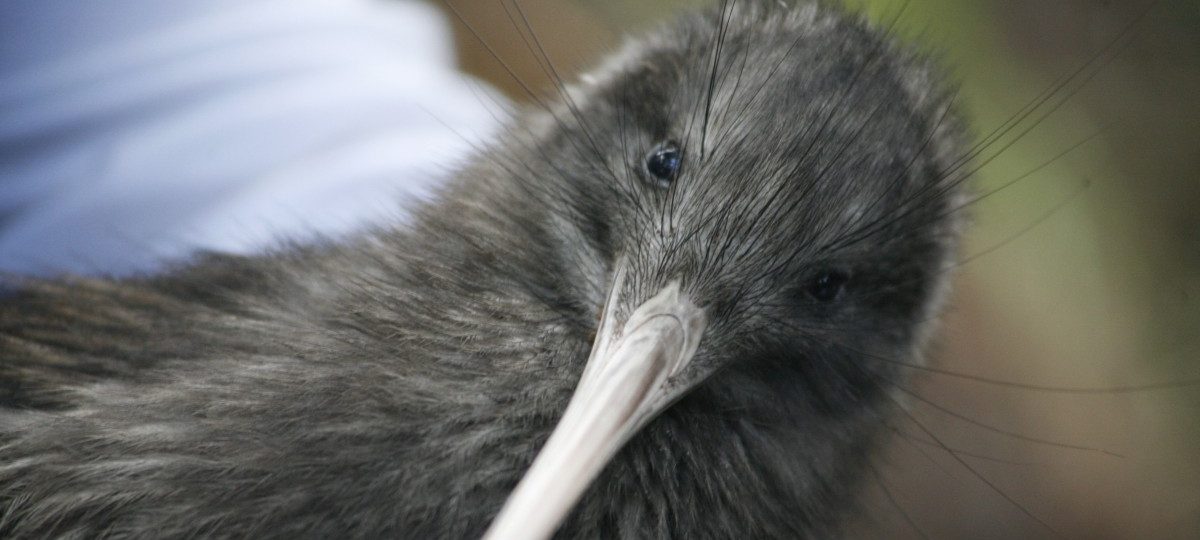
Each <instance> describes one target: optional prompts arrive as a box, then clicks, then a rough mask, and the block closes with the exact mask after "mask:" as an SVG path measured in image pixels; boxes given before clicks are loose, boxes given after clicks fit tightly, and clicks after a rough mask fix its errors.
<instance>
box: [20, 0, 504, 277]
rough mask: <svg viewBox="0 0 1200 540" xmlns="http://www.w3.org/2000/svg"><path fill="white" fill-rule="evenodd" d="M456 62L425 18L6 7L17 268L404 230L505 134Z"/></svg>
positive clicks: (428, 15) (424, 9)
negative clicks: (406, 211)
mask: <svg viewBox="0 0 1200 540" xmlns="http://www.w3.org/2000/svg"><path fill="white" fill-rule="evenodd" d="M453 65H454V56H453V51H452V49H451V43H450V36H449V28H448V27H447V25H446V22H445V21H444V20H443V19H442V18H441V15H440V13H438V12H437V11H436V10H434V9H433V8H432V7H430V6H427V5H425V4H421V3H415V2H400V1H397V0H391V1H387V2H384V1H372V0H170V1H163V0H103V1H96V2H91V1H88V2H80V1H78V0H3V1H0V271H12V272H20V273H38V274H52V273H58V272H63V271H69V272H76V273H104V274H128V273H132V272H142V271H152V270H154V269H156V268H160V267H161V264H162V262H163V261H166V260H171V259H177V258H180V257H184V256H186V255H187V254H189V253H192V252H193V251H194V250H196V249H209V250H218V251H229V252H240V253H246V252H253V251H256V250H261V249H263V248H265V247H268V246H271V245H273V244H275V243H276V242H277V241H278V239H279V238H280V237H284V238H290V239H298V240H303V239H304V238H308V237H311V236H312V235H313V234H320V235H323V236H332V237H336V236H338V235H341V234H345V233H346V232H348V231H351V230H354V229H357V228H361V227H363V226H364V225H366V224H369V223H374V222H379V221H381V220H384V219H401V220H402V219H403V204H404V202H405V201H411V200H412V199H413V198H416V197H420V196H421V195H422V194H424V193H427V192H428V190H429V188H430V187H431V186H433V185H435V184H436V183H437V182H439V181H440V180H441V179H443V178H444V177H445V175H446V173H447V171H448V170H449V169H450V168H451V167H452V166H453V165H454V164H455V163H456V161H457V160H458V159H461V158H462V157H464V156H465V155H466V154H467V153H468V152H470V144H471V143H470V142H469V141H474V142H478V141H479V140H482V139H483V138H485V137H487V136H488V135H489V134H490V133H491V132H492V131H493V130H494V129H495V127H496V124H497V116H496V115H495V113H494V110H496V109H499V108H500V107H498V106H497V105H496V101H495V100H496V99H497V98H496V97H495V96H494V94H492V93H491V92H489V91H488V90H486V89H483V88H481V87H480V86H479V85H478V84H476V83H473V82H470V81H468V80H466V79H464V78H463V77H461V76H460V75H458V74H457V73H456V72H455V71H454V68H453ZM489 109H490V110H489Z"/></svg>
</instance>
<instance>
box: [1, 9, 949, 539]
mask: <svg viewBox="0 0 1200 540" xmlns="http://www.w3.org/2000/svg"><path fill="white" fill-rule="evenodd" d="M960 138H961V137H960V135H959V128H958V125H957V121H956V120H955V118H954V114H953V112H952V111H950V110H949V103H948V99H947V95H946V93H945V92H944V91H943V90H942V89H941V87H940V85H939V83H938V82H937V81H936V77H935V76H934V75H933V70H932V69H931V68H930V67H929V66H928V63H927V62H926V61H925V60H923V59H922V58H920V57H918V56H916V55H913V54H911V53H909V52H907V51H905V50H903V49H902V48H899V47H898V46H896V45H895V44H893V43H892V42H891V40H890V38H889V37H888V36H886V35H884V33H883V32H882V31H880V30H879V29H875V28H871V27H869V26H868V25H866V24H865V23H863V22H861V21H859V20H857V19H855V18H853V17H850V16H847V15H845V14H843V13H841V12H838V11H836V10H833V9H831V8H828V7H819V6H817V5H816V4H810V3H807V2H799V3H796V4H794V5H793V4H784V3H778V2H741V3H732V4H727V5H723V6H722V7H721V8H719V9H711V10H709V11H706V12H702V13H699V14H695V15H691V16H687V17H685V18H683V19H682V20H681V21H680V22H678V23H676V24H674V25H672V26H668V27H665V28H663V29H660V30H658V31H656V32H654V33H651V34H649V35H648V36H646V37H643V38H641V39H639V40H636V41H633V42H631V43H630V44H629V45H628V46H627V47H626V48H625V50H624V51H623V52H621V53H619V54H618V55H617V56H616V57H615V58H614V59H613V60H610V61H609V62H608V63H606V64H603V65H602V66H601V67H600V68H598V69H597V70H596V71H594V72H592V73H591V74H590V75H589V76H588V77H585V78H583V79H581V81H580V82H579V83H578V84H576V85H575V86H572V87H570V88H563V93H562V94H561V99H560V100H559V101H558V102H557V103H554V104H546V105H545V106H544V107H534V108H533V109H532V110H530V111H528V112H527V113H526V114H525V115H524V116H522V117H521V118H520V119H519V120H518V121H517V123H516V124H514V125H513V126H512V127H511V129H510V131H509V133H508V136H507V137H504V138H503V140H502V141H500V142H498V143H497V144H496V145H495V146H494V147H493V148H491V149H489V150H487V151H486V152H484V153H483V154H481V155H480V156H478V158H477V159H476V160H475V161H474V163H473V165H471V166H470V167H468V168H466V169H465V170H463V171H462V172H461V173H460V174H459V175H458V176H457V177H456V179H455V180H454V181H453V182H452V183H451V184H450V185H449V186H448V187H447V188H446V189H445V190H444V191H443V192H442V193H441V194H440V195H439V196H437V197H436V198H435V199H434V200H433V201H431V202H429V203H428V204H425V205H424V206H421V207H418V208H416V209H415V210H414V219H413V220H412V221H413V222H412V223H411V224H410V225H407V226H405V227H402V228H381V229H380V230H377V231H373V232H372V233H370V234H364V235H362V236H360V237H358V238H355V239H351V240H347V241H344V242H338V243H328V244H321V245H314V246H302V247H292V248H287V249H282V250H280V251H278V252H277V253H273V254H269V255H263V256H257V257H235V256H221V255H212V256H208V257H205V258H203V259H202V260H199V261H197V262H195V263H194V264H190V265H188V266H185V267H181V268H179V269H177V270H174V271H172V272H169V273H167V274H165V275H163V276H157V277H143V278H130V279H121V280H107V279H85V278H67V279H59V280H28V281H26V282H22V283H20V284H19V286H18V287H16V288H15V289H14V291H13V293H12V294H11V295H10V296H9V297H7V298H5V299H3V300H2V301H0V406H3V408H2V409H0V536H4V537H15V538H34V537H77V538H82V537H97V536H113V537H156V538H158V537H190V536H217V537H226V536H236V537H263V536H278V537H297V536H306V537H385V536H386V537H408V538H463V537H472V536H478V535H480V534H482V533H483V532H484V531H485V530H486V529H487V527H488V526H489V524H490V523H491V522H492V520H493V518H495V516H496V515H497V513H498V512H500V510H501V507H502V506H503V505H504V504H505V500H506V499H507V498H508V497H509V494H510V493H511V492H512V491H513V489H514V486H516V485H517V484H518V482H519V481H520V480H521V478H522V475H523V474H524V473H525V472H526V470H527V469H529V467H530V463H531V462H533V461H534V458H535V456H536V455H537V454H538V452H539V450H540V449H541V448H542V446H543V445H544V444H545V443H546V441H547V439H548V438H549V437H550V436H551V432H552V431H553V430H555V426H556V423H557V422H558V421H559V418H560V417H561V416H562V415H563V411H564V410H565V409H566V408H567V405H568V403H569V402H570V401H571V400H572V395H573V392H574V391H575V389H576V384H577V383H578V382H579V381H580V378H581V376H583V374H584V371H585V366H589V365H590V364H589V355H590V354H592V353H593V352H594V351H593V349H594V348H595V346H594V343H607V342H606V341H604V339H607V338H606V336H609V337H612V338H613V339H615V340H617V341H615V342H614V343H617V344H618V345H619V344H622V343H625V341H622V340H624V339H625V338H627V337H628V336H630V335H633V334H634V333H636V332H637V331H639V330H638V328H626V329H625V330H620V329H619V328H624V326H623V325H625V323H627V322H628V321H629V320H632V319H633V318H635V317H634V315H633V314H636V313H638V312H639V311H638V309H639V306H645V305H646V304H647V302H649V301H650V299H652V298H657V296H656V294H658V292H659V291H660V290H678V291H680V292H679V294H681V295H683V296H684V297H686V298H687V299H689V300H688V301H689V302H692V303H694V304H695V305H696V306H699V308H698V309H700V310H702V311H703V324H702V325H703V327H704V330H703V335H702V337H700V338H699V344H698V347H696V348H695V350H694V354H689V355H686V356H687V360H688V363H686V365H685V366H683V367H681V368H680V371H677V372H673V373H672V374H671V375H670V376H669V377H668V378H667V379H666V380H665V382H663V383H662V385H663V386H664V388H668V389H669V390H670V391H671V392H672V393H669V394H664V395H669V396H670V397H669V398H663V400H664V402H663V404H662V405H661V407H660V409H656V410H654V411H653V412H652V413H647V414H648V415H649V416H647V417H646V419H645V420H644V421H643V425H644V427H641V426H637V427H640V429H637V430H635V431H631V432H630V433H629V434H628V435H627V436H626V437H627V439H628V441H627V442H626V443H625V444H624V445H620V444H618V445H617V448H619V449H617V450H614V452H615V455H614V456H613V457H612V458H611V461H610V462H608V463H607V465H606V466H604V467H603V468H602V470H598V471H597V472H596V473H595V479H594V481H591V482H589V483H588V484H587V488H586V490H584V491H582V493H581V494H580V499H579V501H578V503H577V504H575V505H572V509H571V511H570V513H569V514H568V515H567V516H566V517H565V520H564V521H563V522H562V525H561V528H559V529H558V531H559V534H561V535H563V536H566V537H590V536H595V537H656V538H657V537H682V538H728V537H786V538H792V537H828V536H830V535H833V534H836V531H837V523H838V522H839V520H840V519H841V518H842V517H843V515H844V514H845V512H846V511H847V509H848V508H849V506H848V505H849V503H850V501H851V500H852V499H853V496H854V492H855V489H854V488H855V485H856V480H857V479H858V477H859V476H860V475H861V472H862V470H863V468H864V464H865V463H866V461H867V460H868V459H869V457H870V454H871V451H872V449H873V448H874V443H875V442H876V441H877V439H878V438H879V437H880V435H881V430H882V428H883V426H884V423H883V420H884V419H885V418H887V417H888V415H889V414H890V413H891V411H892V410H893V409H895V408H896V407H897V404H896V398H895V397H894V396H893V393H894V392H893V391H892V389H891V387H890V385H891V384H893V383H894V382H895V381H897V380H899V379H900V377H901V375H900V373H899V368H898V366H897V364H896V361H901V360H902V361H906V362H918V361H919V360H918V358H919V355H920V350H921V348H922V346H923V345H924V342H925V341H926V337H927V335H928V334H929V333H930V331H931V328H932V321H933V320H934V319H935V318H936V312H937V309H938V307H939V304H940V300H941V298H942V297H943V296H944V292H945V290H946V288H947V283H948V275H949V272H948V269H949V268H950V267H951V264H952V260H953V256H954V253H955V250H956V246H957V239H958V234H959V232H960V231H959V229H960V228H961V221H962V220H961V218H960V217H959V213H960V212H958V207H957V204H958V202H959V198H960V197H961V192H962V189H961V187H960V185H961V183H962V179H961V178H958V177H956V176H954V175H953V174H952V173H953V172H954V166H955V163H954V161H955V160H956V159H957V158H959V157H960V156H961V148H959V141H960ZM618 275H619V276H623V277H622V278H621V279H616V278H614V276H618ZM671 287H676V289H670V288H671ZM597 320H602V321H610V320H611V321H614V322H613V324H614V325H616V326H614V327H613V328H618V329H617V330H612V329H611V328H609V329H606V327H605V326H604V325H603V324H602V325H601V328H597ZM698 320H699V319H698ZM697 328H699V327H697ZM606 332H607V333H606ZM597 336H599V337H597ZM594 340H598V341H595V342H594ZM618 348H619V347H618ZM589 369H590V368H589Z"/></svg>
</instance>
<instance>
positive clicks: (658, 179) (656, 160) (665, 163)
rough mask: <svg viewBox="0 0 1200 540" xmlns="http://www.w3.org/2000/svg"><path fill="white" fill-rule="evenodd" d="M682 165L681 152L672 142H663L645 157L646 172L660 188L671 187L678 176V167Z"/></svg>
mask: <svg viewBox="0 0 1200 540" xmlns="http://www.w3.org/2000/svg"><path fill="white" fill-rule="evenodd" d="M682 164H683V151H682V150H680V149H679V145H677V144H675V143H673V142H665V143H662V144H660V145H658V147H657V148H655V149H654V150H652V151H650V155H648V156H646V172H648V173H650V177H651V179H652V180H653V181H654V183H655V185H657V186H658V187H660V188H667V187H670V186H671V182H673V181H675V177H676V176H678V175H679V166H680V165H682Z"/></svg>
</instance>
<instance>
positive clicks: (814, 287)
mask: <svg viewBox="0 0 1200 540" xmlns="http://www.w3.org/2000/svg"><path fill="white" fill-rule="evenodd" d="M847 281H850V274H848V273H846V272H843V271H841V270H825V271H823V272H821V273H820V274H817V276H816V277H814V278H813V279H812V281H810V282H808V295H809V296H811V297H812V298H813V300H816V301H818V302H832V301H834V300H837V299H838V297H839V296H841V295H842V291H843V290H845V288H846V282H847Z"/></svg>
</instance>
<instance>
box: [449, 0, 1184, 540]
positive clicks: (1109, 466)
mask: <svg viewBox="0 0 1200 540" xmlns="http://www.w3.org/2000/svg"><path fill="white" fill-rule="evenodd" d="M846 3H847V4H848V5H849V6H850V7H851V9H855V10H859V11H861V12H863V13H865V14H866V15H867V16H868V17H870V18H871V19H873V20H875V21H891V20H893V19H895V18H896V16H897V14H899V19H898V23H897V27H898V33H899V34H900V35H901V36H903V38H904V39H905V40H907V41H908V42H910V43H914V44H917V45H919V46H920V47H922V48H924V49H925V50H928V51H931V52H933V53H935V54H937V55H939V56H941V57H943V58H944V60H945V64H946V65H947V67H948V68H949V71H950V72H951V73H952V74H953V76H954V78H955V80H956V81H957V82H958V83H959V84H960V85H961V88H962V92H961V99H960V103H961V106H962V108H963V109H964V111H965V113H966V114H967V116H968V117H969V119H970V121H971V124H972V127H973V129H974V131H975V132H976V133H977V134H978V135H979V136H980V137H983V136H986V135H987V134H989V133H992V132H993V130H995V129H996V128H997V127H998V126H1001V125H1002V124H1004V123H1005V122H1006V121H1007V120H1009V119H1010V118H1013V116H1014V115H1015V114H1017V113H1018V112H1019V111H1020V110H1021V109H1022V108H1023V107H1025V106H1026V105H1028V104H1030V103H1031V102H1033V101H1034V100H1035V99H1036V98H1037V97H1038V96H1039V95H1041V94H1042V93H1043V92H1044V91H1046V90H1047V89H1049V88H1051V87H1053V86H1054V85H1055V83H1056V81H1059V80H1061V79H1062V78H1064V77H1068V76H1070V75H1071V74H1073V73H1076V72H1077V71H1078V70H1079V69H1080V67H1081V66H1089V65H1090V66H1093V67H1095V68H1096V69H1090V68H1085V69H1084V71H1083V72H1081V73H1080V74H1079V75H1078V76H1077V77H1074V78H1073V79H1070V80H1071V81H1072V82H1071V83H1070V84H1068V86H1067V87H1066V89H1064V90H1063V91H1062V92H1060V93H1058V94H1055V95H1054V96H1053V97H1052V98H1051V100H1050V101H1049V103H1048V104H1047V106H1046V107H1045V108H1043V109H1040V110H1039V111H1037V112H1035V113H1033V115H1032V116H1031V117H1030V118H1029V119H1028V121H1027V122H1025V123H1024V124H1022V125H1020V126H1018V127H1017V128H1016V129H1014V130H1013V131H1012V132H1010V133H1009V135H1008V136H1007V137H1004V138H1002V139H1000V140H999V141H998V142H997V143H995V144H993V145H991V146H990V147H989V149H988V150H986V151H984V152H983V154H982V157H981V159H979V160H977V161H978V165H981V166H982V167H981V169H980V170H979V172H978V174H977V177H976V179H975V186H976V188H977V189H978V190H979V192H980V193H988V192H990V191H992V190H994V189H996V188H997V187H1000V186H1003V185H1005V184H1009V183H1012V182H1013V181H1014V180H1019V181H1017V182H1016V183H1013V184H1012V185H1011V186H1009V187H1007V188H1005V189H1002V190H999V191H997V192H996V193H994V194H992V195H989V196H988V197H986V198H984V199H982V200H981V201H980V202H979V203H978V204H977V205H975V207H974V208H973V216H974V225H973V227H972V229H971V232H970V235H969V238H968V242H967V248H966V252H965V253H964V255H963V258H964V261H965V262H964V265H963V267H962V270H963V272H962V274H961V275H960V277H959V279H958V286H957V292H956V294H955V297H954V298H953V300H952V302H951V305H950V309H949V311H948V313H947V314H946V317H945V327H944V331H943V333H942V338H941V339H940V340H939V342H938V344H937V346H936V349H935V351H934V354H933V358H932V361H933V364H934V365H935V366H936V367H938V368H939V369H944V370H947V371H952V372H957V373H966V374H972V375H978V376H981V377H985V378H990V379H995V380H1003V381H1014V382H1020V383H1025V384H1031V385H1040V386H1047V387H1056V388H1063V387H1071V388H1091V389H1104V388H1112V389H1114V390H1112V391H1097V392H1064V391H1055V390H1035V389H1028V388H1015V387H1006V386H1001V385H995V384H987V383H981V382H977V381H971V380H967V379H963V378H958V377H950V376H945V375H937V374H919V375H918V377H917V380H916V381H915V382H914V383H913V389H914V390H915V391H917V392H918V393H919V394H920V395H921V396H922V397H923V398H925V399H928V400H929V403H934V404H936V407H935V406H933V405H930V404H929V403H924V402H921V401H919V400H917V401H915V402H914V403H913V404H912V408H913V411H912V414H913V416H914V417H915V418H916V419H917V420H918V421H920V422H921V423H922V424H923V425H924V426H926V427H928V428H929V429H930V430H932V431H933V432H934V433H936V434H937V436H938V437H939V438H940V440H941V441H943V442H944V443H945V444H947V445H949V446H951V447H953V448H955V449H958V450H960V451H961V452H960V453H959V454H958V455H957V458H956V457H955V456H951V455H950V454H949V453H948V452H946V451H944V450H943V449H942V448H940V447H939V445H938V444H936V443H934V442H933V441H931V440H929V438H928V437H927V436H926V435H925V434H924V433H923V432H922V430H921V428H919V427H917V426H916V425H915V424H912V423H911V422H905V421H903V420H898V421H897V422H896V424H895V430H896V431H897V432H898V434H899V435H898V436H897V437H895V438H894V442H893V443H892V444H891V446H890V447H889V448H888V449H887V450H886V451H885V452H883V454H882V455H881V456H880V460H879V464H878V466H877V468H878V473H879V474H878V475H877V476H878V477H877V478H870V479H869V480H870V482H869V484H870V486H869V487H868V490H867V493H866V494H865V495H864V507H863V511H862V512H860V514H861V518H860V519H859V520H858V522H857V523H855V524H854V525H853V526H852V528H851V535H852V536H854V537H889V538H920V537H922V536H928V537H932V538H945V537H951V538H1014V537H1021V538H1029V537H1035V538H1036V537H1053V536H1054V533H1052V532H1051V531H1049V530H1048V529H1046V528H1045V527H1043V526H1041V525H1039V524H1038V522H1037V521H1036V520H1035V519H1034V518H1032V517H1030V516H1029V515H1027V514H1026V511H1027V512H1028V513H1030V514H1033V515H1034V516H1036V517H1037V518H1039V519H1041V520H1044V521H1045V522H1047V523H1048V524H1050V525H1051V526H1052V527H1053V528H1054V529H1055V530H1057V531H1058V532H1059V533H1061V534H1062V535H1064V536H1066V537H1069V538H1097V539H1100V538H1200V420H1198V418H1200V383H1194V384H1188V383H1189V382H1191V381H1200V332H1198V331H1197V330H1198V329H1200V3H1198V2H1196V1H1183V0H1176V1H1159V2H1156V3H1153V6H1151V3H1148V2H1143V1H1133V0H1130V1H1119V0H1112V1H1097V0H1054V1H1039V0H970V1H963V0H911V1H908V2H905V1H904V0H847V2H846ZM452 4H453V5H454V6H455V7H456V8H457V9H458V10H460V11H461V12H462V15H463V17H464V18H465V19H466V20H468V21H470V22H471V24H472V26H473V27H474V28H475V30H476V31H478V33H479V34H480V35H481V37H482V38H483V39H484V40H486V41H487V42H488V43H489V44H490V45H491V46H492V47H493V48H494V49H495V50H496V51H497V52H498V53H499V54H500V55H501V56H502V57H503V58H504V59H505V61H506V62H507V63H508V64H509V65H510V66H511V67H512V68H513V70H514V71H515V72H516V73H517V74H518V75H519V77H520V78H521V79H522V80H523V81H525V82H526V83H528V84H529V85H530V86H532V87H534V88H540V89H543V90H546V91H548V86H549V81H547V80H546V79H545V77H544V76H543V75H542V74H541V72H540V71H539V70H538V68H537V65H536V64H535V63H534V59H533V58H532V57H531V56H530V54H529V53H528V52H527V51H526V49H525V48H524V47H525V45H524V43H523V42H522V41H521V39H520V37H519V35H518V34H517V32H516V29H515V28H513V27H512V26H511V25H510V24H509V22H508V19H507V18H506V16H505V15H504V11H503V9H502V7H501V6H500V3H499V0H455V1H452ZM520 4H521V7H522V8H523V10H524V11H525V12H526V13H527V15H528V17H529V20H530V23H531V25H532V27H533V28H534V30H535V31H536V32H537V34H538V37H539V39H540V40H541V41H542V42H543V44H544V45H545V47H546V48H547V50H548V51H549V56H550V57H551V59H552V60H553V62H554V64H555V66H556V67H557V68H558V69H559V70H561V71H563V72H567V73H575V72H578V71H579V70H580V69H584V68H586V67H587V66H588V65H589V64H590V63H591V62H592V61H594V60H595V59H596V58H597V57H598V56H601V55H603V54H604V53H605V52H607V51H610V50H612V49H613V47H615V46H616V45H617V44H619V43H620V38H621V36H622V35H624V34H628V33H631V32H636V31H637V30H639V29H642V28H646V27H649V26H652V25H654V24H657V23H659V22H661V21H663V20H666V19H669V18H670V17H671V15H672V14H673V13H675V12H678V11H679V10H681V9H690V8H695V7H697V6H701V5H703V4H705V2H701V1H695V0H692V1H688V0H661V1H657V2H654V1H645V0H603V1H602V0H520ZM456 26H457V28H456V29H457V35H458V43H459V49H460V58H461V63H462V66H463V68H464V69H465V70H467V71H468V72H470V73H473V74H475V75H476V76H478V77H480V78H482V79H485V80H487V81H489V82H491V83H492V84H494V85H496V86H497V87H499V88H501V89H502V90H504V91H505V92H506V93H508V94H509V96H510V97H512V98H514V99H516V100H520V99H521V98H522V96H523V94H522V91H521V90H520V88H519V87H518V86H517V85H516V84H515V82H514V81H513V80H512V79H511V78H510V77H508V76H507V75H506V74H505V73H504V71H503V69H502V68H501V67H500V66H499V65H498V64H497V62H495V60H494V59H493V58H492V57H491V56H490V55H489V53H488V52H487V51H486V50H484V49H483V48H482V47H481V46H480V45H479V43H478V41H477V40H476V39H475V38H474V37H473V36H472V35H471V33H470V32H469V31H468V30H466V29H465V27H463V26H462V25H461V24H457V25H456ZM1130 28H1131V29H1132V30H1131V31H1129V32H1126V29H1130ZM1123 36H1124V37H1123ZM1106 50H1107V51H1112V52H1113V53H1115V54H1113V55H1109V54H1104V53H1103V51H1106ZM1090 60H1095V61H1094V62H1092V63H1091V64H1088V62H1089V61H1090ZM1059 103H1061V106H1058V104H1059ZM1051 110H1052V112H1050V111H1051ZM1044 113H1049V114H1048V115H1046V116H1043V114H1044ZM1043 118H1044V119H1043ZM1039 119H1041V120H1040V121H1037V122H1035V120H1039ZM1010 143H1011V145H1010ZM1001 150H1002V151H1001ZM1067 150H1070V151H1069V152H1067V153H1065V154H1064V153H1063V152H1064V151H1067ZM997 151H999V152H998V155H996V157H995V159H992V160H990V161H988V162H987V163H986V164H985V163H983V162H984V161H985V160H986V159H987V158H989V157H991V156H992V155H993V154H996V153H997ZM1030 171H1034V172H1033V174H1029V175H1028V176H1026V175H1027V173H1029V172H1030ZM1160 382H1166V383H1174V385H1173V386H1172V387H1168V388H1161V389H1140V390H1139V389H1130V388H1127V387H1130V386H1141V385H1146V384H1152V383H1160ZM938 407H941V408H944V409H946V410H949V411H951V412H952V413H954V414H956V415H960V417H955V416H954V415H951V414H946V413H945V412H943V411H940V410H939V409H938ZM963 417H966V418H969V419H971V421H968V420H964V418H963ZM972 421H973V422H974V423H972ZM1014 434H1016V435H1014ZM1031 439H1039V440H1042V441H1043V442H1036V441H1033V440H1031ZM1049 443H1055V444H1049ZM958 459H961V460H963V461H964V462H966V463H967V464H969V466H970V469H974V470H970V469H968V468H967V467H965V466H964V465H963V464H962V463H960V462H959V461H958ZM977 474H978V475H982V476H984V477H985V478H987V480H988V482H990V483H992V484H994V486H995V487H996V489H998V490H1000V491H1002V492H1003V494H1004V495H1001V494H999V493H997V491H996V489H993V488H992V487H989V486H988V485H987V483H986V482H984V481H982V480H980V479H979V478H978V477H977ZM1006 497H1007V498H1011V499H1012V500H1013V501H1016V502H1017V503H1018V504H1019V505H1020V506H1021V507H1023V509H1024V510H1022V509H1020V508H1017V506H1016V505H1014V504H1013V503H1011V502H1009V501H1008V500H1006ZM889 499H893V500H894V501H895V503H894V504H893V503H892V502H891V501H890V500H889Z"/></svg>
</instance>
